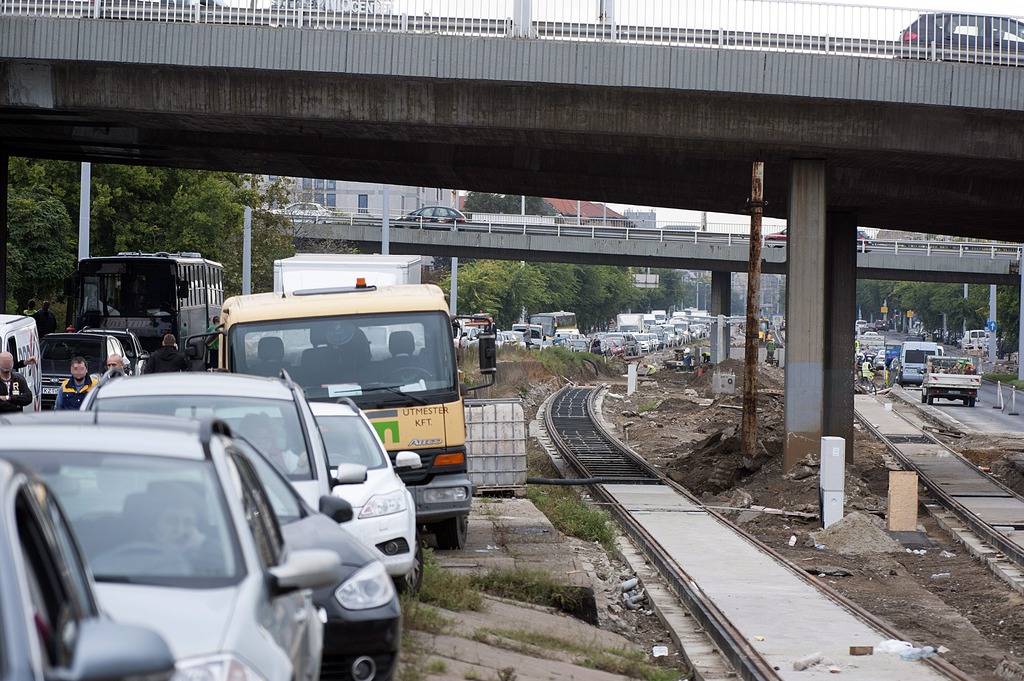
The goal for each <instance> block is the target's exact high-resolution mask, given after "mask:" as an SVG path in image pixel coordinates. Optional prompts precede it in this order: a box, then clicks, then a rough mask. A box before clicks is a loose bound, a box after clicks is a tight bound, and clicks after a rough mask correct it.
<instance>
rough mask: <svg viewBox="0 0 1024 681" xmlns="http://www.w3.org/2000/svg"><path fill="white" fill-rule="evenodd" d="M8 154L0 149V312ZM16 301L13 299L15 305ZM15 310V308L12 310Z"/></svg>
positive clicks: (2, 307) (2, 310)
mask: <svg viewBox="0 0 1024 681" xmlns="http://www.w3.org/2000/svg"><path fill="white" fill-rule="evenodd" d="M9 161H10V156H8V155H7V150H5V149H0V314H7V238H8V236H9V234H8V232H7V183H8V182H9V181H10V178H9V177H8V173H7V164H8V162H9ZM17 304H18V301H15V305H17ZM12 312H17V308H15V309H14V310H12Z"/></svg>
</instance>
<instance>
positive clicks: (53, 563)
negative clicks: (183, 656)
mask: <svg viewBox="0 0 1024 681" xmlns="http://www.w3.org/2000/svg"><path fill="white" fill-rule="evenodd" d="M0 518H4V519H6V520H9V522H4V523H2V524H0V651H2V653H3V654H2V659H3V664H0V681H38V680H39V679H62V680H63V681H89V680H91V679H106V680H107V681H129V680H130V679H149V680H151V681H166V680H167V679H170V678H171V676H172V675H173V674H174V671H175V668H174V657H173V655H172V654H171V651H170V648H168V646H167V643H166V642H165V641H164V640H163V639H162V638H161V637H160V636H159V635H158V634H156V633H155V632H153V631H151V630H149V629H146V628H143V627H139V626H134V625H127V624H116V623H114V622H111V621H110V620H109V619H107V618H106V617H105V616H104V615H103V614H102V613H101V612H100V610H99V608H98V606H97V601H96V596H95V594H94V593H93V585H92V581H91V578H90V577H89V574H88V572H87V571H86V569H85V565H84V561H83V559H82V554H81V551H80V550H79V548H78V542H77V541H76V540H75V538H74V535H73V534H72V532H71V530H70V525H69V524H68V523H67V521H66V520H65V517H64V513H63V511H62V509H61V507H60V504H58V503H57V500H56V498H55V497H54V496H53V494H51V493H50V489H49V488H48V487H47V486H46V485H45V484H44V483H43V481H42V480H40V479H39V478H38V477H36V476H35V475H34V474H33V473H31V472H29V471H28V470H27V469H25V468H23V467H22V466H20V465H19V464H17V463H14V462H12V461H10V460H8V459H6V458H0Z"/></svg>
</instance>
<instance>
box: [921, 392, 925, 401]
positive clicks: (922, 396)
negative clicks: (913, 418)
mask: <svg viewBox="0 0 1024 681" xmlns="http://www.w3.org/2000/svg"><path fill="white" fill-rule="evenodd" d="M924 402H925V396H924V391H923V390H922V391H921V404H924Z"/></svg>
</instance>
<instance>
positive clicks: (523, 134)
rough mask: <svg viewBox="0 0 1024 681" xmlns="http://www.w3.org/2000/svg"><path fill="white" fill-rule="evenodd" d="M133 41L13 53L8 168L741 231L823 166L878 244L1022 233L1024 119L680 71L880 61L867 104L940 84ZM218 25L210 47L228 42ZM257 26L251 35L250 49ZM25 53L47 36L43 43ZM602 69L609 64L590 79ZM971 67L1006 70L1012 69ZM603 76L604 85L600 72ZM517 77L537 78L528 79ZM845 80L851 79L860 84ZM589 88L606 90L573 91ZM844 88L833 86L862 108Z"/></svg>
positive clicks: (404, 40)
mask: <svg viewBox="0 0 1024 681" xmlns="http://www.w3.org/2000/svg"><path fill="white" fill-rule="evenodd" d="M48 21H49V23H48V24H47V26H48V27H50V26H51V25H52V26H53V27H55V28H53V30H52V31H51V32H49V33H45V36H47V38H46V39H47V40H48V41H50V42H57V43H59V42H60V39H61V37H62V34H61V31H67V32H68V35H73V36H74V37H75V38H76V40H77V39H79V36H78V33H77V31H80V30H85V29H86V28H89V27H91V24H90V23H89V22H82V21H79V20H73V21H63V22H62V21H61V20H55V19H52V20H48ZM20 22H21V23H19V20H18V19H12V18H10V17H0V29H2V30H0V33H3V32H6V31H8V30H10V31H11V32H12V36H13V37H14V38H18V35H16V34H17V32H18V31H19V30H23V26H24V25H25V24H26V23H31V22H29V21H28V20H25V19H21V20H20ZM96 23H101V24H102V23H109V22H96ZM117 28H118V29H119V33H118V34H117V36H118V37H120V38H121V39H122V40H124V41H125V42H126V43H127V44H126V46H125V47H124V48H123V49H122V48H119V47H118V46H117V45H107V46H105V49H106V52H105V53H104V55H108V54H117V51H118V49H122V51H123V52H124V55H121V57H120V59H121V61H120V62H118V63H115V62H112V61H101V59H103V58H110V57H107V56H100V57H96V59H97V60H96V61H82V60H78V61H72V60H70V59H66V60H59V59H53V58H51V59H48V60H45V61H37V62H33V61H31V60H30V59H28V58H26V57H24V56H21V57H18V56H12V54H11V53H12V52H18V50H17V49H16V48H17V45H19V44H21V43H19V42H18V40H15V41H14V42H13V43H12V45H13V46H14V47H13V48H10V49H7V50H5V48H4V47H3V46H0V77H2V79H3V80H4V82H8V83H10V84H11V86H10V87H9V88H7V89H6V90H3V91H0V148H4V149H5V150H6V151H7V152H8V153H10V154H11V155H25V156H36V157H53V158H63V159H71V160H89V161H93V162H117V163H136V164H148V165H172V166H182V167H193V168H205V169H216V170H232V171H242V172H258V173H269V174H277V175H291V176H299V177H321V178H336V179H347V180H359V181H367V182H381V183H383V182H387V183H392V184H404V185H413V186H431V187H451V188H459V189H469V190H477V191H494V192H503V193H514V194H528V195H536V196H555V197H568V198H582V199H595V200H603V201H612V202H622V203H629V204H635V205H654V206H665V207H676V208H687V209H693V210H707V211H716V212H728V213H736V212H740V211H742V210H743V209H744V206H745V202H746V200H747V197H748V195H749V191H750V168H751V162H752V161H754V160H761V161H764V163H765V195H766V198H767V200H768V205H767V207H766V209H765V214H766V215H768V216H771V217H778V218H786V217H787V212H788V206H789V201H788V196H789V183H790V164H791V162H792V161H793V160H795V159H816V160H823V161H824V162H825V181H826V190H827V193H828V201H829V206H828V209H829V210H830V211H839V212H846V213H853V214H856V215H857V216H858V221H859V224H860V225H862V226H869V227H879V228H898V229H907V230H913V231H921V232H927V233H942V234H950V235H959V236H973V237H980V238H993V239H1001V240H1007V241H1016V240H1020V238H1021V233H1022V230H1021V227H1022V225H1024V219H1022V218H1021V215H1022V214H1024V192H1021V191H1020V189H1019V185H1020V178H1021V177H1022V176H1024V138H1022V136H1021V135H1019V130H1020V129H1021V128H1024V112H1022V111H1019V110H990V109H984V108H979V107H973V108H972V107H968V106H964V107H952V106H949V105H948V104H947V105H943V106H937V105H931V106H924V105H919V106H911V105H908V104H907V103H906V102H894V101H888V102H887V101H869V99H868V98H867V97H865V96H864V95H861V96H860V98H859V99H851V98H848V97H847V96H846V95H837V96H836V98H832V99H830V98H825V97H809V96H792V95H785V94H779V93H766V92H762V91H759V90H758V89H753V90H749V91H733V92H728V91H717V92H716V91H714V90H715V84H714V83H713V82H711V83H705V85H704V89H695V88H694V87H688V85H689V84H688V83H685V82H684V83H683V85H682V86H680V85H678V83H679V82H680V78H681V76H679V75H678V74H679V73H683V72H684V71H685V70H686V69H688V68H692V69H693V70H695V71H696V70H697V66H692V65H694V64H697V65H698V66H699V64H700V63H701V62H709V63H712V65H713V68H712V70H713V71H714V70H716V69H717V71H720V72H726V71H729V72H732V71H737V72H741V73H742V72H745V71H750V72H752V73H756V74H763V73H764V72H765V71H766V70H768V69H769V68H772V69H777V70H779V71H780V73H779V76H777V77H778V78H780V79H783V80H784V79H785V77H786V76H787V75H792V76H793V77H794V78H795V77H796V76H797V74H799V73H800V70H801V69H803V70H805V71H806V72H807V74H808V75H807V76H806V77H808V78H812V79H813V78H814V77H815V73H816V72H817V71H821V72H824V71H828V69H829V68H831V66H833V65H835V64H842V65H848V64H856V65H858V68H860V65H863V72H860V71H856V70H855V73H853V74H852V75H849V76H847V77H848V79H850V81H851V82H850V83H849V84H848V85H849V87H850V89H851V91H859V90H862V89H864V88H865V87H868V86H870V85H871V83H870V82H869V83H868V85H865V84H864V82H863V81H865V79H866V78H867V77H868V76H869V75H872V74H873V77H876V78H878V79H889V80H891V81H892V82H901V81H903V80H906V81H907V82H914V83H917V82H927V81H926V80H921V78H918V76H919V75H920V74H927V73H930V72H931V71H934V70H935V68H936V65H935V64H929V63H916V62H906V63H905V62H901V61H897V62H893V63H889V62H886V61H885V60H867V59H860V60H858V59H851V58H830V57H821V56H810V55H794V54H759V53H746V52H735V53H734V52H729V51H708V50H688V49H682V48H674V49H673V50H671V51H666V50H665V48H654V47H649V48H643V47H640V46H631V47H632V48H635V49H639V50H643V49H646V50H649V51H650V52H649V54H650V55H653V56H652V57H651V58H652V59H654V58H657V59H660V60H661V62H665V63H666V66H665V67H664V68H665V69H667V70H668V72H669V73H671V74H673V76H674V78H666V79H665V81H664V83H662V82H660V81H659V80H658V78H657V77H656V75H657V74H653V75H650V77H647V78H646V79H644V78H642V77H641V76H638V75H636V74H634V73H632V72H629V73H621V72H618V71H615V69H613V68H611V66H609V64H607V63H606V62H607V61H608V60H607V58H606V57H607V54H608V53H607V52H605V51H602V50H609V49H612V47H613V46H607V45H599V44H598V45H579V46H574V47H573V48H572V61H571V62H570V63H569V65H568V66H566V67H565V68H564V69H563V70H567V73H568V75H566V74H563V73H561V72H560V71H557V70H556V69H555V68H554V67H552V69H551V71H552V73H555V74H556V75H557V76H558V81H557V82H526V81H524V80H522V79H521V78H522V77H523V76H522V75H521V72H522V68H525V67H522V66H521V65H517V64H506V63H504V62H498V63H496V64H495V66H494V67H493V74H489V75H488V78H484V77H482V76H480V70H481V69H480V68H473V66H472V65H470V64H469V63H468V62H470V61H472V60H473V59H474V58H477V57H478V55H476V53H475V52H474V51H473V50H474V49H476V46H478V45H481V44H484V48H480V50H481V52H480V53H481V54H483V55H486V54H487V50H486V49H485V48H486V47H492V46H493V45H495V44H497V45H498V46H499V47H500V48H502V49H504V47H505V44H504V43H500V42H499V41H494V40H490V41H488V40H483V41H480V40H478V41H472V40H468V39H465V38H461V39H460V38H453V37H446V36H423V35H386V34H366V33H360V32H347V31H299V32H293V33H297V35H298V37H295V36H289V39H293V40H292V42H294V43H295V49H296V50H297V54H298V55H300V56H301V55H305V54H307V53H309V52H311V51H317V50H319V51H324V50H333V52H338V53H344V54H346V55H360V56H361V57H365V60H366V61H367V62H368V63H369V62H373V60H374V59H376V60H378V61H384V60H387V61H385V62H384V63H386V64H387V67H386V68H382V67H381V66H380V65H379V64H377V63H372V66H373V68H375V69H376V71H375V72H374V73H372V74H370V73H361V72H358V69H353V70H349V71H344V70H343V69H338V68H336V67H335V68H331V69H327V70H321V71H304V70H302V65H303V64H304V61H303V59H304V58H299V57H297V58H296V61H295V63H294V64H293V65H290V64H288V63H282V64H281V65H280V66H278V67H277V68H269V67H268V68H260V69H256V68H251V67H250V68H241V67H237V66H236V67H217V66H216V65H208V66H194V65H189V64H185V63H182V64H174V63H166V62H167V61H173V59H166V58H165V56H164V55H162V54H161V55H160V57H161V58H164V60H165V61H164V63H138V62H140V61H145V60H144V59H140V58H139V56H138V54H139V53H145V48H144V47H140V45H139V44H136V43H140V44H144V43H145V41H146V40H155V39H156V37H157V36H156V34H152V33H147V31H153V30H155V28H158V29H159V31H160V32H159V39H160V40H161V41H162V42H163V43H165V44H171V43H175V42H176V41H180V42H181V43H182V44H186V43H187V41H188V40H193V41H196V40H198V38H197V37H196V35H194V34H193V33H191V32H190V31H195V30H199V28H203V27H194V26H190V25H187V24H186V25H181V26H179V25H163V26H157V27H155V28H154V27H153V26H147V25H145V24H136V25H131V24H127V23H126V24H125V25H123V26H117ZM205 28H206V29H207V32H206V33H204V34H203V35H207V34H209V33H210V31H209V29H210V27H205ZM97 30H98V29H97ZM106 30H109V29H106ZM241 30H244V33H240V34H239V35H240V36H242V37H237V38H233V37H232V36H233V35H234V32H238V31H241ZM129 33H131V39H129ZM26 35H28V36H30V37H35V38H37V39H41V38H40V36H43V35H44V34H43V33H42V32H40V33H39V34H35V33H31V32H29V33H27V34H26ZM216 35H218V36H224V41H225V43H226V44H229V45H234V43H232V42H231V41H235V42H237V43H238V44H237V48H238V50H240V51H241V50H242V49H243V48H244V49H248V50H250V51H251V52H253V53H254V54H263V53H264V52H266V51H268V50H271V51H272V50H275V49H280V45H279V44H278V42H275V40H280V37H279V36H280V35H281V33H280V30H277V31H275V30H273V29H251V28H250V29H240V28H238V27H230V26H222V27H216ZM147 36H149V38H147ZM101 37H107V39H113V38H112V37H110V36H97V38H101ZM243 38H244V39H245V40H247V41H248V42H247V43H245V44H244V45H243V44H242V43H241V42H240V41H242V39H243ZM21 39H22V40H28V38H25V37H24V36H22V38H21ZM82 40H83V42H84V38H82ZM115 42H116V41H115ZM250 43H251V44H250ZM76 44H77V43H76ZM527 44H528V45H529V46H530V47H531V49H533V52H534V57H535V58H538V59H558V58H565V52H566V49H567V48H566V47H565V45H564V44H562V45H558V44H554V45H552V44H543V43H542V42H538V43H536V44H534V43H527ZM620 47H621V46H620ZM196 49H198V48H196ZM495 49H497V48H495ZM508 49H512V48H511V47H510V48H508ZM33 50H38V51H39V53H40V54H43V53H44V52H45V47H38V46H35V45H33V46H32V47H31V48H24V49H22V50H21V52H22V53H24V52H27V53H29V54H31V53H33ZM69 51H70V50H69ZM546 51H547V52H550V53H551V54H544V53H545V52H546ZM584 51H593V55H591V56H592V59H593V63H590V62H587V61H586V57H587V55H585V54H584ZM406 52H407V53H408V54H409V55H419V54H421V53H426V54H428V55H431V58H433V59H441V58H443V57H445V56H447V57H448V59H449V61H450V62H451V63H450V64H448V65H447V66H446V67H445V68H447V70H448V71H449V72H450V75H458V74H459V73H461V72H464V71H472V72H473V75H475V76H477V77H475V78H474V77H444V78H427V77H422V76H417V75H398V76H395V75H381V71H386V72H388V73H389V74H390V73H399V74H401V72H402V71H403V70H406V71H409V72H410V74H411V73H414V72H416V69H415V67H414V66H409V65H407V64H405V63H404V62H403V60H402V58H401V57H402V55H403V54H404V53H406ZM216 54H217V55H218V56H219V55H220V53H219V52H218V53H216ZM638 54H639V53H638ZM644 54H645V55H646V54H648V53H644ZM366 55H369V56H366ZM77 56H81V55H80V54H78V55H77ZM207 56H209V55H205V54H203V55H200V57H207ZM152 58H153V59H156V58H157V57H155V56H154V57H152ZM190 58H197V59H198V58H199V57H197V56H196V55H191V57H190ZM225 59H227V58H226V57H225ZM281 59H282V60H283V59H284V57H281ZM351 59H353V60H354V59H355V57H351ZM463 60H465V61H466V62H467V63H466V64H463V63H462V62H463ZM181 61H182V62H187V61H188V60H187V59H181ZM208 61H216V60H212V59H211V60H208ZM236 61H237V60H236ZM307 61H308V60H307ZM228 62H230V60H228ZM775 62H778V63H775ZM200 63H203V62H202V61H201V60H200ZM226 63H227V62H226ZM367 68H369V67H367ZM437 68H438V69H441V66H437ZM709 68H710V67H709ZM869 68H870V69H873V71H869ZM945 68H948V67H945ZM957 68H958V69H971V68H975V69H987V71H985V72H984V73H991V72H993V67H983V66H976V67H971V66H970V65H958V67H957ZM573 69H575V70H576V71H575V72H574V71H573ZM929 70H931V71H929ZM1000 71H1001V72H1005V73H1001V75H1003V76H1004V79H1005V78H1009V77H1010V76H1013V77H1016V74H1014V73H1013V72H1015V71H1019V69H1000ZM577 72H578V73H579V75H578V76H577V75H576V74H577ZM596 72H600V77H598V76H596V75H592V74H593V73H596ZM677 72H678V73H677ZM944 73H945V72H942V74H944ZM957 73H960V71H958V72H957ZM515 74H520V75H519V76H518V77H519V78H520V80H514V79H512V78H511V76H513V75H515ZM828 74H830V77H838V78H840V79H842V77H843V75H844V74H845V72H844V71H841V70H839V69H837V70H836V72H835V73H833V72H832V71H828ZM942 74H939V75H940V76H942ZM552 77H554V76H552ZM588 77H589V78H590V79H591V80H596V81H600V82H602V83H604V82H608V83H609V84H608V85H595V84H583V85H579V84H573V83H574V81H575V79H577V78H579V79H581V80H586V79H587V78H588ZM764 77H765V78H767V76H764ZM822 77H824V76H822ZM965 79H966V78H965ZM638 80H643V81H644V82H648V83H649V86H646V87H640V86H637V85H636V84H635V83H634V82H633V81H638ZM697 80H699V79H697ZM704 80H705V81H706V80H707V76H706V75H705V76H704ZM935 82H936V83H938V84H943V82H944V81H943V79H942V77H937V78H936V79H935ZM670 83H677V85H676V86H675V87H668V84H670ZM845 85H846V84H845V83H843V82H840V83H838V84H836V85H835V87H834V89H835V90H836V91H837V92H843V87H844V86H845ZM772 87H773V88H774V89H776V90H779V92H784V91H785V88H784V87H782V86H779V87H776V86H775V85H773V86H772ZM1008 87H1009V86H1008ZM769 89H771V88H769ZM840 96H842V97H844V98H842V99H840V98H839V97H840Z"/></svg>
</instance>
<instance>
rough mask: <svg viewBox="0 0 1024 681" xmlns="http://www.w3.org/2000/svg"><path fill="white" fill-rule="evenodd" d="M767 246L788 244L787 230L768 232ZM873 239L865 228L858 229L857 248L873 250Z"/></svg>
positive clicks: (779, 246)
mask: <svg viewBox="0 0 1024 681" xmlns="http://www.w3.org/2000/svg"><path fill="white" fill-rule="evenodd" d="M764 243H765V246H768V247H769V248H781V247H782V246H785V245H786V230H785V229H783V230H782V231H781V232H775V233H774V234H766V235H765V237H764ZM872 244H873V239H872V237H871V235H870V234H868V233H867V232H865V231H864V230H863V229H858V230H857V250H858V251H860V252H862V253H866V252H867V251H870V250H871V246H872Z"/></svg>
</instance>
